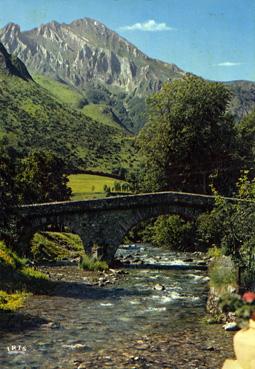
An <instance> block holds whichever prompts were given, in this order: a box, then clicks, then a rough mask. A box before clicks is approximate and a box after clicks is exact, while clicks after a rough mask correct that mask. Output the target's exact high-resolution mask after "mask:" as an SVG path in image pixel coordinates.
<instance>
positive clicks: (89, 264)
mask: <svg viewBox="0 0 255 369" xmlns="http://www.w3.org/2000/svg"><path fill="white" fill-rule="evenodd" d="M80 268H82V269H84V270H90V271H103V270H108V269H109V265H108V264H107V262H106V261H103V260H99V259H95V258H94V257H91V256H89V255H84V256H83V257H82V259H81V261H80Z"/></svg>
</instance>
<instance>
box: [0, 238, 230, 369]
mask: <svg viewBox="0 0 255 369" xmlns="http://www.w3.org/2000/svg"><path fill="white" fill-rule="evenodd" d="M119 253H120V254H122V256H124V258H125V255H126V254H127V253H129V254H132V255H133V257H134V258H136V259H139V258H140V259H142V260H143V261H144V262H145V263H148V262H154V263H157V262H159V261H160V263H161V264H164V265H166V264H169V265H178V264H182V265H187V264H188V263H193V261H187V260H190V259H191V257H190V256H189V257H187V255H185V256H184V255H183V256H182V257H181V254H176V253H167V252H163V251H162V250H158V249H155V248H152V247H150V246H148V245H145V246H143V245H140V246H135V245H134V247H131V248H123V249H121V250H119ZM138 254H139V255H138ZM122 259H123V257H122ZM193 259H195V258H193ZM185 260H186V261H185ZM194 262H195V260H194ZM40 269H41V271H43V272H44V274H46V275H48V278H49V280H50V281H51V282H52V283H54V284H55V288H54V289H52V290H51V292H50V293H47V294H42V295H34V296H30V297H29V298H28V300H27V304H26V306H25V307H24V308H23V309H21V310H20V311H19V314H20V318H19V320H18V322H19V327H18V326H17V327H16V329H15V330H13V331H8V333H7V331H5V333H4V332H3V334H2V335H1V338H0V344H1V347H8V346H9V345H11V344H12V343H13V342H15V343H20V344H21V345H23V346H25V347H26V349H27V351H26V354H24V355H19V354H15V355H9V354H8V353H7V352H3V351H1V352H0V360H1V362H2V363H3V367H8V368H13V369H14V368H15V369H20V368H22V369H23V368H24V367H29V368H30V367H33V368H36V369H39V368H40V369H42V368H43V369H53V368H54V369H56V368H61V369H77V368H79V369H82V368H91V369H92V368H93V369H95V368H100V369H102V368H113V369H121V368H153V369H162V368H169V369H170V368H171V369H173V368H177V369H182V368H183V369H184V368H185V369H187V368H199V369H203V368H207V369H216V368H220V367H221V366H222V364H223V361H224V359H225V358H226V357H231V356H233V353H232V333H229V332H225V331H224V330H223V329H222V327H221V326H220V325H213V326H210V325H207V324H205V323H204V322H203V319H202V318H203V317H204V315H205V304H206V299H207V292H208V288H207V278H206V272H205V271H201V270H194V269H192V270H162V271H161V270H156V269H153V270H148V269H147V270H144V269H142V268H141V265H140V267H139V263H137V267H136V269H128V270H126V269H125V270H124V271H121V270H120V271H117V270H114V271H111V270H110V271H109V275H108V273H107V274H105V273H103V272H100V273H99V272H97V273H94V272H93V273H91V272H87V271H83V270H81V269H77V265H75V264H73V265H59V266H49V265H48V266H42V267H41V268H40ZM107 279H108V280H109V281H108V280H107ZM157 285H160V286H162V287H163V288H162V289H158V288H157V287H156V286H157ZM28 316H29V317H30V319H29V320H28V319H27V318H28ZM22 318H23V322H24V324H23V325H22V324H21V322H22ZM28 322H30V324H28ZM31 322H34V324H31Z"/></svg>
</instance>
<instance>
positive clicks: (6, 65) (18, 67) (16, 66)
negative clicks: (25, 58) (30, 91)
mask: <svg viewBox="0 0 255 369" xmlns="http://www.w3.org/2000/svg"><path fill="white" fill-rule="evenodd" d="M0 72H2V73H5V74H8V75H15V76H17V77H20V78H22V79H25V80H31V79H32V77H31V76H30V74H29V73H28V71H27V68H26V66H25V65H24V64H23V63H22V61H21V60H20V59H19V58H16V57H13V56H11V55H10V54H8V53H7V51H6V49H5V47H4V46H3V44H1V43H0Z"/></svg>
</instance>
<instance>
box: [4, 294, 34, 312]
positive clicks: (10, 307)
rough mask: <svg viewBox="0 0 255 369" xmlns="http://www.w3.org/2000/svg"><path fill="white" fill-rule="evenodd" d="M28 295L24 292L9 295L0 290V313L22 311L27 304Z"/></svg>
mask: <svg viewBox="0 0 255 369" xmlns="http://www.w3.org/2000/svg"><path fill="white" fill-rule="evenodd" d="M27 296H28V294H26V293H24V292H17V293H11V294H10V293H7V292H5V291H1V290H0V311H16V310H18V309H20V308H21V307H22V306H23V305H24V302H25V299H26V298H27Z"/></svg>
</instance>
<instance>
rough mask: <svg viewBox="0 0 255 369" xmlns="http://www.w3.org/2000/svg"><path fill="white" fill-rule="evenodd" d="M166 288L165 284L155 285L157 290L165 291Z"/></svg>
mask: <svg viewBox="0 0 255 369" xmlns="http://www.w3.org/2000/svg"><path fill="white" fill-rule="evenodd" d="M165 289H166V288H165V286H163V285H162V284H158V283H157V284H155V286H154V290H156V291H164V290H165Z"/></svg>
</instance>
